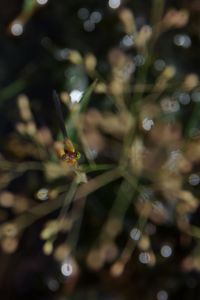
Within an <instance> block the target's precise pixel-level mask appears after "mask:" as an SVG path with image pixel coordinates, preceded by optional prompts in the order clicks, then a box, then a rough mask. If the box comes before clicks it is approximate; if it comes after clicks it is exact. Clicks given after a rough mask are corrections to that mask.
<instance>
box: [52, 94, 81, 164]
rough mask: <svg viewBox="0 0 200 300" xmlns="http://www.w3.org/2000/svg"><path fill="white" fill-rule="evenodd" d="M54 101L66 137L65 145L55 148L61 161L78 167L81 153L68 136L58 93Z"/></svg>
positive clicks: (54, 95) (54, 96) (58, 145)
mask: <svg viewBox="0 0 200 300" xmlns="http://www.w3.org/2000/svg"><path fill="white" fill-rule="evenodd" d="M53 100H54V104H55V108H56V112H57V115H58V118H59V120H60V128H61V131H62V134H63V137H64V140H63V144H62V145H60V144H57V146H56V147H55V148H56V151H57V154H58V156H59V158H60V159H62V160H64V161H66V162H67V163H68V164H69V165H71V166H77V163H78V160H79V158H80V153H79V152H78V151H76V150H75V148H74V145H73V143H72V141H71V140H70V138H69V136H68V133H67V130H66V127H65V122H64V118H63V114H62V109H61V105H60V99H59V97H58V94H57V92H56V91H53Z"/></svg>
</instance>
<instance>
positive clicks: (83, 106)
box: [79, 79, 97, 113]
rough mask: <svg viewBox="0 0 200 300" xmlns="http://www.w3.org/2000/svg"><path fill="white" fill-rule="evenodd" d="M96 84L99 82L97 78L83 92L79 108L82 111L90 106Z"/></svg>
mask: <svg viewBox="0 0 200 300" xmlns="http://www.w3.org/2000/svg"><path fill="white" fill-rule="evenodd" d="M96 84H97V79H96V80H95V81H94V82H93V83H92V84H91V85H90V86H89V87H88V88H87V90H86V91H85V93H84V94H83V97H82V98H81V100H80V109H79V112H80V113H82V112H84V111H85V110H86V108H87V107H88V104H89V101H90V98H91V95H92V93H93V91H94V88H95V86H96Z"/></svg>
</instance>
